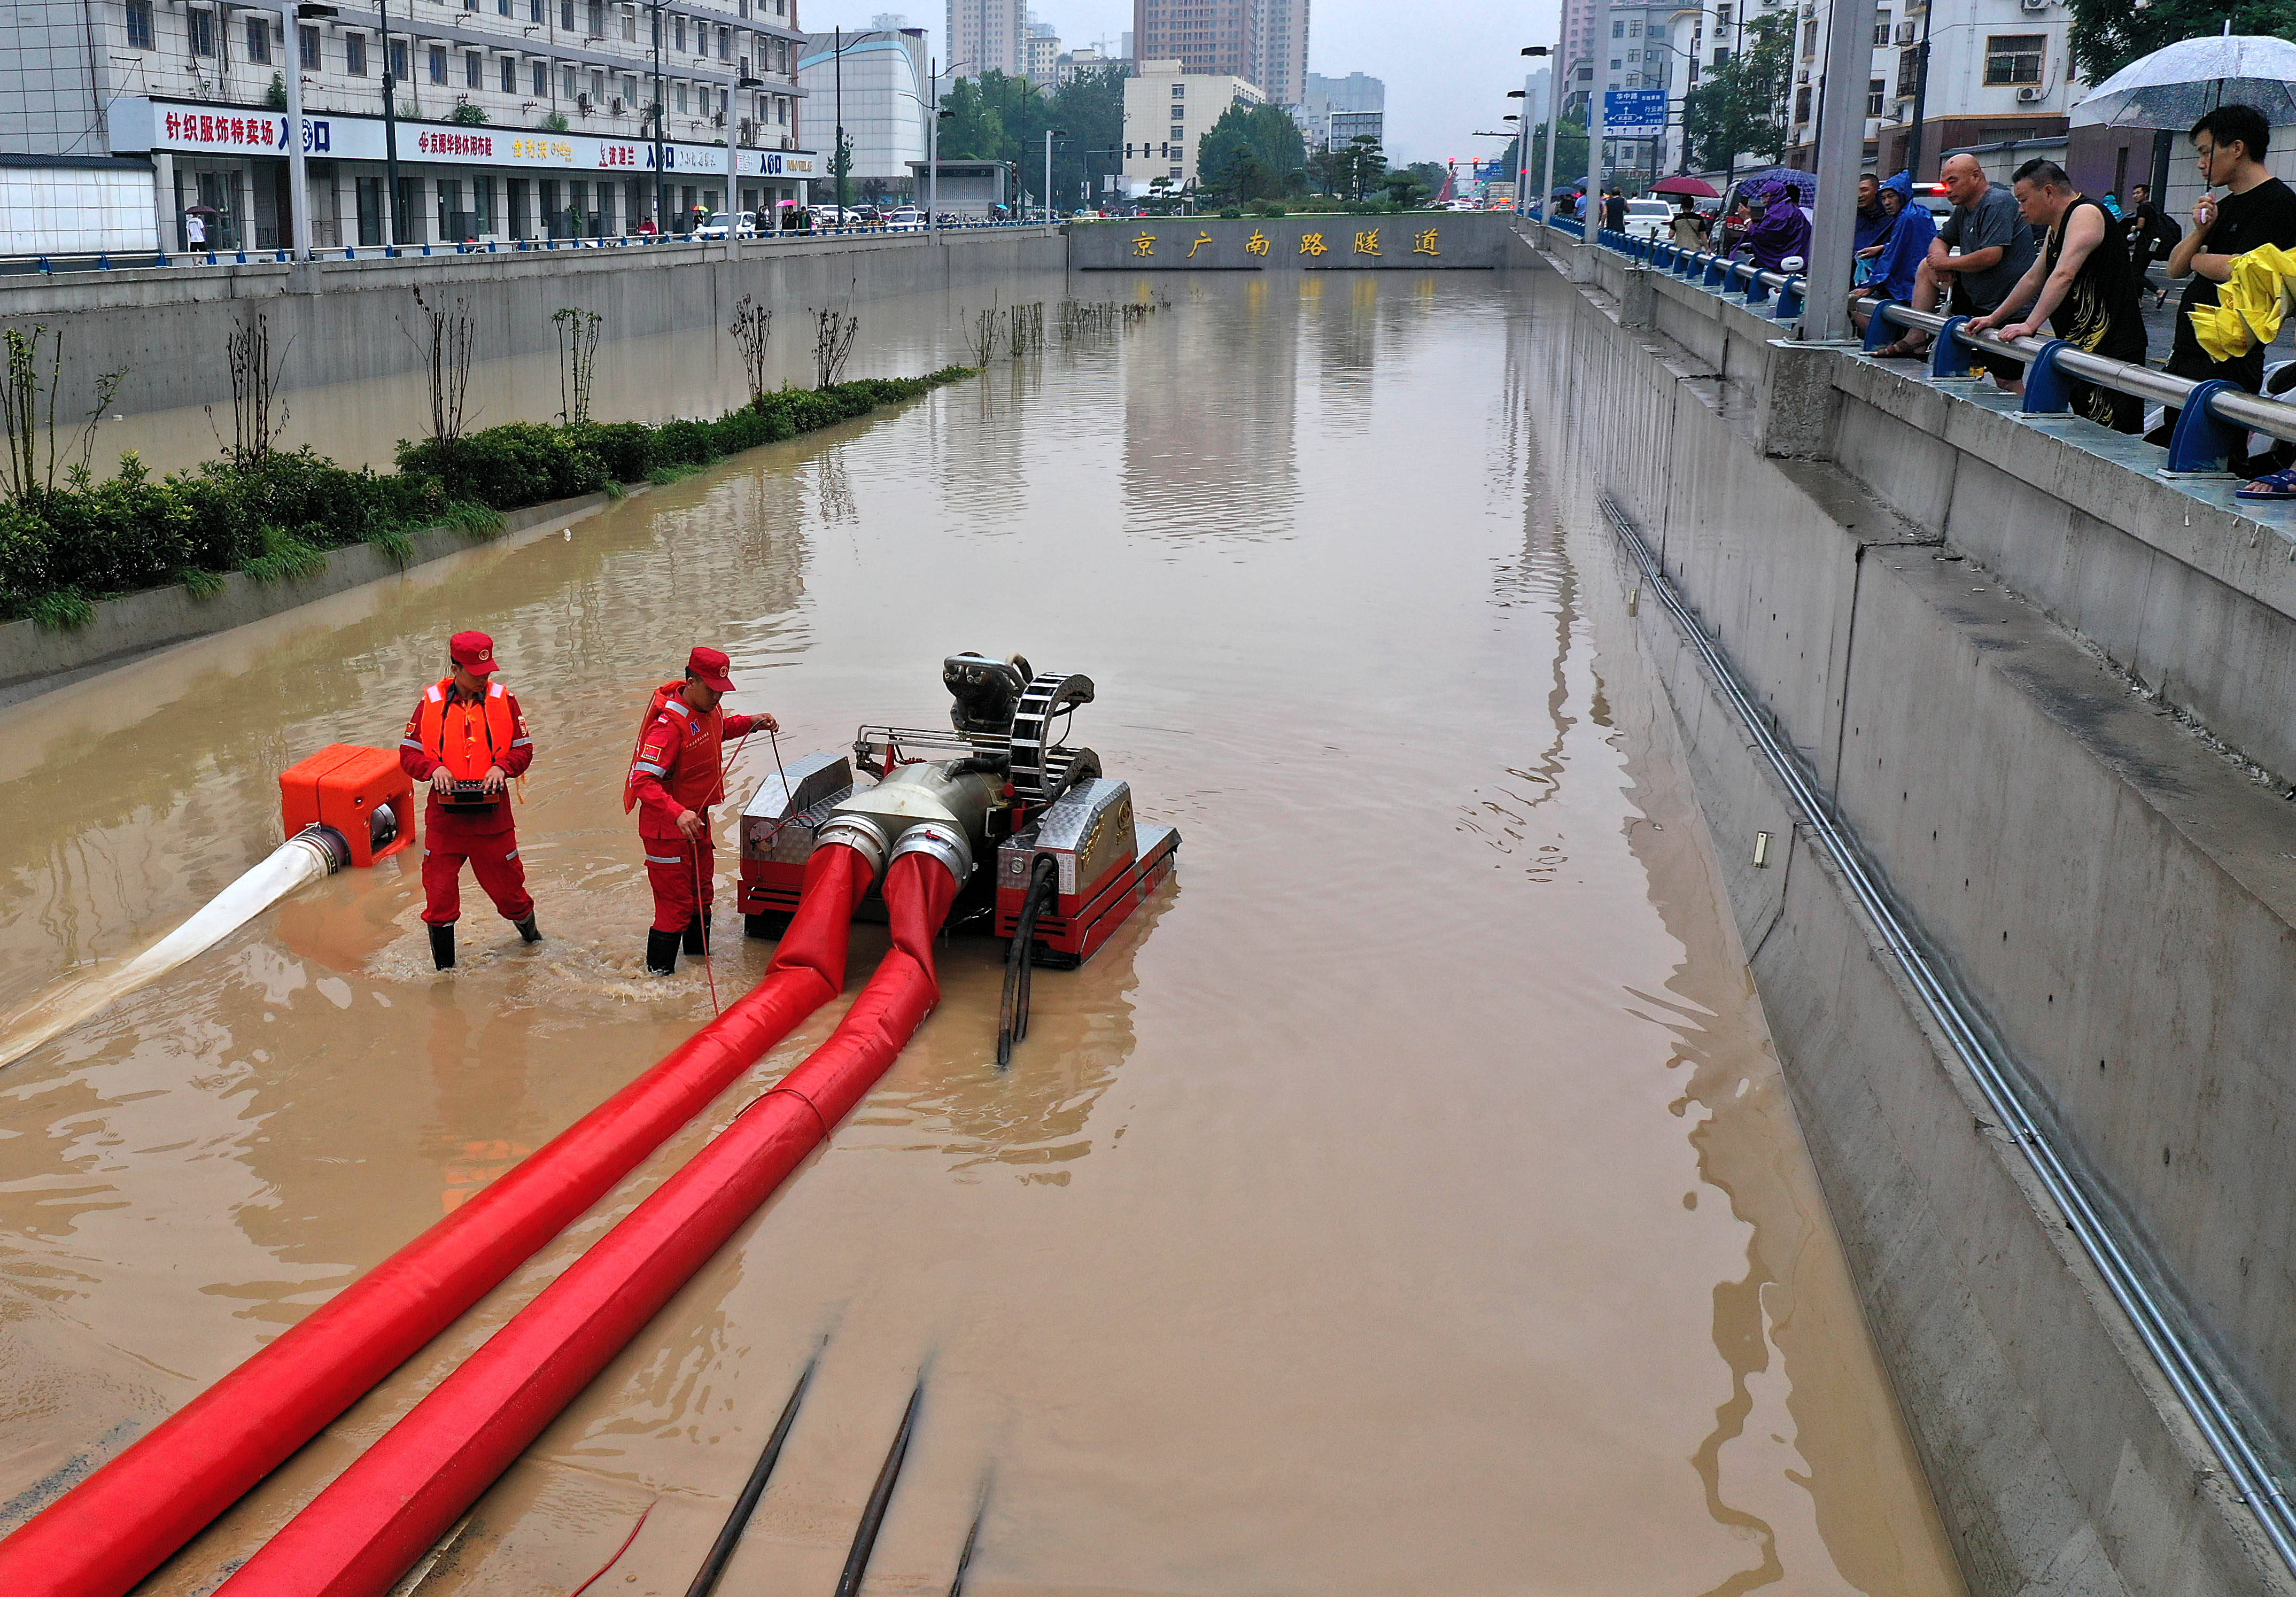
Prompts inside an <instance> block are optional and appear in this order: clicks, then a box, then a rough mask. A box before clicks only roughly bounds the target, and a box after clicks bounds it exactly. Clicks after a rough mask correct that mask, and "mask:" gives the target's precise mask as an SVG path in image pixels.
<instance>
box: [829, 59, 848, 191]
mask: <svg viewBox="0 0 2296 1597" xmlns="http://www.w3.org/2000/svg"><path fill="white" fill-rule="evenodd" d="M829 70H830V72H831V73H832V75H833V76H834V77H835V78H836V80H837V148H836V151H835V152H834V153H832V155H831V156H830V158H829V159H830V160H832V161H833V162H835V163H836V168H835V169H836V172H837V225H838V226H840V227H843V226H844V225H845V169H846V168H848V167H849V166H850V165H852V163H851V162H850V161H849V160H846V159H845V29H842V28H839V29H833V30H832V44H831V45H830V50H829Z"/></svg>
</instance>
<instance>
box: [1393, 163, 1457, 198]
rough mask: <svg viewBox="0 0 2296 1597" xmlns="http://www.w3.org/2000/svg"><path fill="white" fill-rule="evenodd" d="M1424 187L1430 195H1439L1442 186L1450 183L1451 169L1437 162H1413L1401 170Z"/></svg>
mask: <svg viewBox="0 0 2296 1597" xmlns="http://www.w3.org/2000/svg"><path fill="white" fill-rule="evenodd" d="M1403 169H1404V170H1405V171H1406V172H1409V173H1410V174H1412V175H1413V176H1415V177H1417V178H1418V179H1419V181H1420V182H1421V183H1422V184H1424V185H1426V189H1427V192H1429V193H1430V194H1439V193H1441V192H1443V185H1444V184H1447V183H1448V182H1450V181H1451V169H1450V168H1448V167H1447V166H1445V165H1444V164H1443V163H1442V162H1441V161H1439V160H1415V161H1413V162H1412V163H1411V164H1410V165H1409V166H1407V167H1406V168H1403Z"/></svg>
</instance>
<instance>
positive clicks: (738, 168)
mask: <svg viewBox="0 0 2296 1597" xmlns="http://www.w3.org/2000/svg"><path fill="white" fill-rule="evenodd" d="M765 86H766V80H765V79H764V78H745V77H738V76H737V77H736V78H734V88H733V94H728V95H727V96H726V259H728V260H739V259H741V258H742V157H741V149H740V143H741V141H740V134H741V131H742V119H741V117H740V115H739V114H738V113H739V111H740V110H741V108H740V107H739V106H737V105H736V104H734V98H733V95H734V94H748V93H749V92H750V90H751V89H760V88H763V87H765ZM753 225H754V224H753Z"/></svg>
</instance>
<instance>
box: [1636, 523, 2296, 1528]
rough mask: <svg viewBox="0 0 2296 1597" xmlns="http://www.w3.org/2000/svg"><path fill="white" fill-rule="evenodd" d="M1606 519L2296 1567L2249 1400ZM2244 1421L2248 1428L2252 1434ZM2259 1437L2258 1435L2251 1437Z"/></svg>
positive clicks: (1669, 590)
mask: <svg viewBox="0 0 2296 1597" xmlns="http://www.w3.org/2000/svg"><path fill="white" fill-rule="evenodd" d="M1598 496H1599V498H1600V500H1601V504H1602V509H1603V516H1604V518H1605V519H1606V520H1608V521H1609V522H1610V523H1611V529H1612V530H1613V532H1615V533H1616V534H1617V536H1618V537H1619V540H1620V543H1622V544H1623V545H1625V546H1626V548H1627V550H1628V553H1629V554H1630V555H1631V556H1632V558H1633V559H1634V561H1635V563H1636V566H1637V567H1639V568H1640V569H1641V571H1642V574H1643V580H1644V581H1645V582H1647V583H1648V584H1649V585H1650V589H1651V592H1652V594H1656V595H1657V596H1658V599H1659V602H1661V603H1662V604H1664V605H1665V606H1666V608H1667V610H1668V612H1669V614H1670V615H1671V616H1672V617H1673V618H1674V620H1675V623H1676V625H1677V627H1678V628H1679V629H1680V632H1681V634H1682V635H1683V636H1684V637H1685V639H1687V641H1688V642H1689V643H1690V645H1691V647H1692V648H1693V650H1695V651H1697V654H1698V656H1699V658H1700V659H1701V660H1702V662H1703V663H1704V665H1705V667H1706V669H1707V672H1708V674H1709V676H1710V679H1711V680H1712V682H1713V683H1714V684H1715V686H1716V687H1717V688H1718V691H1719V692H1721V695H1722V697H1723V699H1724V700H1726V702H1727V703H1728V704H1729V706H1730V708H1731V709H1732V711H1733V712H1734V714H1736V716H1737V717H1738V718H1739V720H1740V721H1741V722H1742V723H1743V725H1744V727H1745V730H1746V733H1747V735H1748V737H1749V738H1750V739H1751V741H1752V744H1753V746H1754V748H1755V749H1757V751H1759V753H1760V755H1761V757H1762V758H1763V761H1764V762H1765V763H1766V764H1767V765H1768V766H1769V767H1770V768H1771V770H1772V771H1773V772H1774V773H1775V775H1776V777H1777V779H1778V781H1779V782H1780V783H1781V784H1782V785H1783V786H1784V788H1785V789H1786V791H1787V793H1788V794H1789V796H1790V797H1791V798H1792V802H1793V805H1794V807H1795V808H1797V809H1798V810H1799V811H1800V825H1801V826H1803V827H1805V828H1806V829H1807V831H1808V836H1809V837H1810V838H1812V839H1814V840H1815V841H1816V844H1817V845H1818V847H1819V848H1822V849H1823V850H1824V851H1825V853H1826V854H1827V855H1828V856H1831V857H1832V859H1833V862H1834V864H1835V866H1836V868H1837V869H1839V870H1840V872H1841V876H1842V879H1843V880H1844V881H1846V882H1847V883H1848V884H1849V890H1850V893H1851V896H1852V897H1855V898H1856V900H1857V905H1858V907H1859V908H1860V909H1861V910H1862V911H1863V912H1864V913H1865V914H1866V918H1867V920H1868V921H1870V922H1871V924H1872V926H1873V928H1874V931H1875V932H1876V933H1878V934H1879V937H1880V940H1881V942H1882V945H1883V946H1885V947H1886V949H1887V950H1888V953H1889V955H1890V960H1891V961H1892V962H1894V963H1895V964H1896V965H1897V966H1898V970H1900V971H1901V972H1902V973H1903V975H1904V976H1905V979H1906V980H1907V983H1908V984H1909V985H1910V986H1911V987H1913V989H1914V991H1915V994H1916V995H1918V996H1919V997H1920V999H1921V1003H1922V1007H1923V1010H1924V1011H1926V1012H1927V1013H1928V1015H1929V1017H1930V1019H1931V1021H1932V1022H1934V1023H1935V1025H1936V1026H1937V1028H1938V1029H1939V1032H1940V1033H1942V1034H1943V1036H1945V1038H1946V1041H1947V1044H1948V1046H1949V1047H1950V1048H1951V1049H1952V1051H1953V1054H1954V1057H1955V1058H1956V1060H1957V1061H1960V1063H1961V1065H1962V1067H1963V1069H1966V1070H1967V1071H1968V1072H1969V1074H1970V1076H1971V1077H1972V1079H1973V1080H1974V1081H1975V1083H1976V1085H1977V1088H1978V1091H1979V1092H1980V1093H1981V1094H1982V1095H1983V1096H1984V1098H1985V1101H1986V1102H1987V1104H1988V1105H1989V1106H1990V1107H1991V1109H1992V1110H1993V1112H1994V1113H1995V1114H1996V1115H1997V1116H1998V1117H1999V1121H1998V1123H1999V1125H2000V1126H2002V1127H2003V1128H2004V1129H2005V1131H2006V1132H2007V1133H2008V1134H2009V1138H2010V1141H2011V1142H2013V1143H2015V1144H2016V1146H2017V1149H2018V1151H2019V1152H2021V1154H2023V1155H2024V1157H2025V1159H2026V1162H2027V1163H2028V1165H2030V1167H2031V1168H2032V1171H2033V1174H2034V1175H2035V1176H2036V1178H2038V1181H2039V1182H2040V1183H2041V1186H2042V1188H2043V1190H2044V1191H2045V1192H2047V1194H2048V1196H2049V1199H2050V1200H2051V1201H2052V1202H2054V1204H2055V1205H2056V1206H2057V1208H2058V1210H2059V1212H2060V1213H2061V1214H2062V1216H2063V1217H2064V1223H2065V1227H2066V1229H2067V1231H2068V1232H2069V1233H2071V1235H2072V1237H2073V1238H2074V1240H2075V1241H2077V1242H2078V1243H2079V1247H2080V1249H2081V1252H2082V1253H2083V1255H2084V1256H2086V1257H2087V1259H2088V1261H2089V1263H2090V1265H2092V1266H2093V1267H2094V1268H2095V1270H2096V1272H2097V1274H2098V1275H2099V1276H2100V1277H2102V1278H2103V1284H2104V1286H2105V1290H2107V1291H2108V1292H2110V1293H2111V1294H2112V1298H2113V1301H2114V1302H2115V1303H2116V1304H2117V1305H2119V1306H2120V1310H2121V1312H2122V1313H2123V1314H2125V1315H2127V1316H2128V1323H2129V1324H2130V1326H2131V1328H2132V1329H2134V1330H2135V1331H2136V1335H2137V1338H2138V1339H2139V1340H2141V1341H2142V1342H2143V1343H2144V1348H2145V1351H2146V1352H2147V1353H2148V1354H2150V1355H2152V1357H2153V1362H2154V1364H2155V1365H2156V1367H2157V1368H2158V1369H2159V1370H2160V1372H2161V1375H2162V1376H2163V1378H2164V1379H2166V1380H2167V1381H2168V1383H2169V1387H2170V1388H2171V1389H2173V1390H2174V1391H2175V1393H2176V1395H2177V1400H2178V1401H2179V1402H2180V1403H2181V1404H2182V1405H2184V1407H2185V1412H2186V1413H2188V1414H2189V1415H2190V1416H2191V1418H2192V1421H2193V1424H2194V1429H2197V1430H2199V1431H2200V1433H2201V1435H2202V1437H2203V1438H2204V1439H2205V1440H2206V1441H2207V1443H2208V1445H2209V1448H2210V1452H2212V1453H2214V1454H2216V1456H2217V1459H2218V1462H2219V1463H2220V1464H2222V1465H2223V1467H2224V1471H2225V1475H2226V1478H2227V1479H2228V1480H2229V1481H2230V1482H2231V1483H2232V1486H2233V1487H2234V1490H2235V1492H2236V1494H2237V1495H2238V1496H2239V1498H2240V1501H2241V1502H2242V1503H2245V1504H2247V1506H2248V1508H2249V1510H2250V1511H2251V1512H2252V1513H2254V1514H2255V1516H2256V1519H2257V1523H2258V1525H2259V1527H2261V1529H2262V1530H2263V1532H2264V1535H2265V1537H2266V1539H2267V1540H2268V1541H2269V1542H2270V1543H2271V1544H2272V1548H2273V1551H2274V1552H2276V1553H2277V1554H2278V1555H2279V1558H2280V1560H2281V1562H2282V1563H2283V1564H2284V1565H2285V1566H2286V1567H2287V1568H2288V1569H2289V1570H2290V1572H2291V1573H2296V1509H2292V1506H2291V1504H2290V1503H2289V1500H2288V1496H2287V1494H2286V1493H2285V1492H2284V1490H2283V1489H2282V1487H2281V1485H2280V1482H2279V1479H2278V1478H2277V1477H2276V1475H2275V1474H2274V1472H2273V1470H2271V1468H2270V1467H2269V1466H2268V1465H2267V1462H2266V1461H2265V1458H2264V1456H2263V1454H2264V1452H2265V1450H2266V1448H2267V1447H2268V1446H2270V1445H2271V1444H2270V1442H2269V1440H2268V1433H2266V1432H2265V1431H2264V1428H2263V1426H2262V1425H2261V1424H2260V1423H2257V1422H2254V1421H2251V1422H2250V1423H2247V1424H2244V1423H2243V1421H2242V1419H2241V1418H2240V1415H2239V1413H2238V1410H2239V1409H2241V1408H2244V1407H2247V1406H2249V1405H2247V1404H2245V1403H2244V1402H2243V1399H2242V1398H2241V1397H2240V1396H2239V1394H2238V1388H2237V1386H2236V1384H2235V1382H2234V1381H2233V1380H2231V1379H2230V1377H2229V1376H2228V1375H2226V1374H2223V1373H2220V1372H2217V1371H2215V1370H2213V1369H2212V1368H2211V1367H2210V1364H2211V1362H2212V1361H2211V1360H2210V1357H2209V1355H2207V1353H2206V1352H2205V1351H2204V1350H2203V1349H2202V1347H2201V1346H2200V1344H2199V1342H2198V1340H2197V1339H2196V1338H2195V1337H2194V1334H2193V1333H2192V1332H2190V1331H2187V1330H2186V1329H2185V1326H2186V1324H2187V1323H2188V1317H2187V1316H2186V1315H2185V1314H2182V1313H2181V1312H2180V1311H2179V1309H2178V1308H2177V1306H2174V1305H2173V1303H2172V1302H2171V1301H2167V1300H2166V1299H2168V1298H2169V1289H2168V1288H2167V1287H2166V1286H2165V1285H2164V1284H2162V1283H2165V1282H2168V1281H2169V1274H2168V1272H2167V1271H2166V1270H2164V1269H2162V1268H2161V1265H2159V1263H2158V1262H2157V1261H2156V1260H2154V1259H2153V1258H2152V1257H2150V1256H2149V1255H2148V1253H2147V1252H2146V1250H2145V1249H2144V1245H2143V1244H2142V1243H2141V1242H2140V1241H2137V1240H2136V1238H2135V1237H2134V1236H2133V1235H2128V1234H2124V1233H2123V1229H2122V1228H2121V1227H2120V1226H2118V1225H2116V1224H2114V1222H2113V1221H2112V1219H2111V1218H2110V1217H2109V1216H2108V1215H2107V1213H2106V1212H2105V1209H2104V1207H2103V1200H2100V1199H2098V1198H2096V1197H2094V1196H2092V1194H2091V1192H2090V1190H2089V1189H2090V1185H2091V1183H2090V1181H2089V1179H2088V1178H2086V1177H2085V1176H2083V1175H2081V1174H2080V1173H2079V1172H2078V1171H2076V1170H2075V1168H2074V1167H2073V1165H2072V1163H2071V1160H2070V1159H2067V1157H2066V1156H2065V1155H2064V1154H2063V1153H2062V1152H2061V1151H2059V1149H2058V1147H2057V1139H2056V1136H2055V1134H2054V1133H2053V1132H2052V1131H2051V1130H2050V1129H2048V1127H2047V1124H2046V1120H2045V1118H2044V1112H2045V1111H2042V1110H2037V1109H2036V1108H2035V1107H2034V1106H2033V1104H2032V1103H2031V1102H2030V1089H2029V1088H2028V1087H2026V1086H2025V1085H2023V1077H2022V1074H2021V1072H2020V1071H2019V1069H2017V1067H2016V1065H2015V1064H2014V1062H2013V1061H2012V1060H2011V1059H2010V1058H2009V1056H2008V1054H2007V1052H2006V1050H2005V1049H2004V1048H2003V1047H2002V1046H2001V1044H1999V1043H1998V1042H1997V1040H1996V1039H1995V1036H1994V1033H1993V1031H1992V1028H1991V1027H1990V1026H1989V1024H1988V1023H1987V1022H1986V1020H1984V1018H1983V1016H1982V1014H1981V1012H1980V1011H1979V1010H1978V1008H1977V1006H1976V1004H1975V1003H1974V1002H1973V1001H1972V999H1970V998H1969V997H1968V996H1966V995H1964V993H1963V992H1962V991H1961V990H1960V987H1959V984H1958V981H1957V979H1956V978H1955V977H1954V976H1953V974H1952V973H1951V971H1950V970H1949V969H1948V967H1947V966H1946V965H1945V963H1944V962H1943V961H1942V960H1941V959H1939V958H1938V957H1936V956H1935V955H1934V954H1931V952H1930V951H1929V950H1928V947H1927V946H1926V944H1925V943H1924V942H1923V940H1922V939H1921V938H1919V937H1918V936H1917V935H1916V933H1915V930H1913V927H1912V925H1911V923H1910V920H1909V918H1908V917H1907V916H1906V915H1905V914H1903V913H1901V912H1900V911H1899V909H1898V905H1897V904H1896V902H1895V900H1894V899H1893V898H1892V897H1890V893H1889V891H1888V889H1885V888H1884V887H1883V886H1882V883H1881V880H1880V877H1879V874H1878V872H1876V871H1875V870H1874V867H1873V866H1872V865H1871V864H1869V863H1868V862H1867V860H1866V857H1865V853H1864V850H1863V848H1861V847H1860V846H1859V845H1858V844H1857V841H1856V840H1855V839H1852V838H1851V836H1850V835H1849V833H1848V832H1847V831H1844V830H1843V829H1842V828H1841V825H1840V824H1838V823H1836V821H1835V820H1834V818H1833V813H1832V810H1831V808H1830V807H1829V806H1828V805H1827V803H1826V800H1825V796H1824V795H1823V794H1821V793H1820V792H1819V791H1818V790H1817V789H1816V785H1815V784H1814V783H1813V782H1812V781H1811V780H1810V778H1809V777H1808V775H1807V774H1805V773H1804V772H1803V770H1802V768H1801V765H1800V760H1799V759H1798V758H1797V757H1796V756H1795V755H1794V754H1792V752H1791V751H1789V750H1788V749H1787V748H1786V747H1785V746H1784V744H1783V743H1781V742H1780V741H1779V740H1778V738H1777V736H1776V735H1775V733H1773V732H1772V731H1771V730H1770V727H1769V724H1768V721H1767V717H1765V716H1764V714H1763V713H1762V711H1761V710H1760V708H1759V707H1758V706H1757V705H1756V704H1755V702H1754V700H1753V699H1752V697H1751V695H1750V694H1749V693H1748V692H1747V690H1746V688H1745V686H1744V684H1742V683H1741V682H1740V681H1739V679H1738V676H1737V673H1736V670H1735V669H1734V667H1732V666H1731V664H1730V662H1729V659H1727V657H1726V656H1725V655H1724V654H1723V653H1722V652H1721V651H1720V650H1719V649H1718V648H1717V647H1716V646H1715V644H1714V643H1713V641H1712V640H1711V639H1710V637H1709V635H1708V634H1707V632H1706V630H1705V627H1704V626H1703V625H1702V623H1701V622H1700V620H1699V618H1698V616H1697V614H1696V612H1694V611H1693V610H1691V608H1690V607H1689V604H1688V603H1687V602H1685V600H1684V599H1683V597H1682V596H1681V594H1680V593H1679V592H1678V591H1677V589H1676V587H1675V586H1674V581H1673V579H1672V578H1671V577H1669V576H1668V575H1667V572H1666V569H1665V568H1664V567H1663V566H1662V565H1661V564H1660V563H1659V561H1658V559H1657V557H1656V556H1655V555H1654V554H1652V552H1651V549H1650V546H1649V545H1647V544H1646V543H1644V540H1643V537H1642V534H1641V532H1640V531H1639V530H1638V529H1637V528H1636V527H1635V525H1634V523H1633V522H1632V520H1630V519H1629V518H1628V516H1627V515H1626V513H1625V512H1624V511H1622V510H1621V509H1620V506H1619V505H1618V504H1616V503H1615V502H1614V501H1613V500H1612V499H1611V496H1610V495H1608V494H1602V495H1598ZM2251 1430H2253V1431H2254V1432H2255V1433H2257V1434H2255V1435H2251ZM2260 1437H2262V1438H2264V1439H2259V1438H2260Z"/></svg>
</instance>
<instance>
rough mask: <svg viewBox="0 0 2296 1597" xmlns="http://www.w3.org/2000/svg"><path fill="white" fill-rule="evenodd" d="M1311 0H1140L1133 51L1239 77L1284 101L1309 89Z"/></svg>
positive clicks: (1296, 99) (1299, 98)
mask: <svg viewBox="0 0 2296 1597" xmlns="http://www.w3.org/2000/svg"><path fill="white" fill-rule="evenodd" d="M1132 43H1133V46H1134V50H1133V53H1134V54H1135V55H1136V59H1138V60H1140V61H1178V62H1180V63H1181V64H1182V65H1183V66H1184V67H1185V69H1186V70H1188V71H1189V72H1191V73H1198V74H1204V75H1209V76H1211V77H1219V78H1236V79H1238V80H1240V81H1242V82H1244V83H1248V84H1251V85H1253V86H1255V87H1256V89H1257V90H1259V91H1264V97H1265V98H1266V99H1267V100H1268V101H1270V102H1273V103H1275V104H1277V105H1298V104H1300V103H1302V102H1304V101H1305V100H1306V98H1307V94H1308V0H1133V4H1132Z"/></svg>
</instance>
